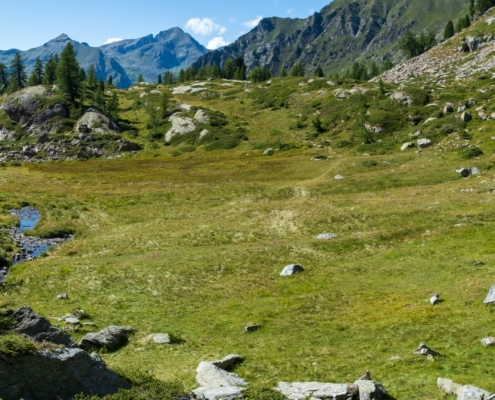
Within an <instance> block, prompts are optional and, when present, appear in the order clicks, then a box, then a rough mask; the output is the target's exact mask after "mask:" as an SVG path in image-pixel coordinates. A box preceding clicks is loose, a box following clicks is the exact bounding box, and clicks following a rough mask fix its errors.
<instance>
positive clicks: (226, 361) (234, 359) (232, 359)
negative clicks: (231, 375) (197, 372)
mask: <svg viewBox="0 0 495 400" xmlns="http://www.w3.org/2000/svg"><path fill="white" fill-rule="evenodd" d="M243 361H244V358H242V356H240V355H239V354H229V355H228V356H227V357H224V358H222V359H221V360H217V361H210V362H211V363H212V364H213V365H214V366H215V367H218V368H221V369H225V370H230V369H232V368H234V367H235V366H236V365H237V364H240V363H242V362H243Z"/></svg>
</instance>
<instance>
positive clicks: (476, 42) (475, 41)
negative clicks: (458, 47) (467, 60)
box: [465, 36, 482, 53]
mask: <svg viewBox="0 0 495 400" xmlns="http://www.w3.org/2000/svg"><path fill="white" fill-rule="evenodd" d="M465 43H466V46H467V48H468V51H470V52H471V53H473V52H475V51H477V50H478V49H479V46H480V44H481V43H482V39H481V38H480V37H477V36H466V39H465Z"/></svg>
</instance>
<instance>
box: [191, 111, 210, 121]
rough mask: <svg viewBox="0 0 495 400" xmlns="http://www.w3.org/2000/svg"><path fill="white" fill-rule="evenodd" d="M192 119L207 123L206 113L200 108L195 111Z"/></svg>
mask: <svg viewBox="0 0 495 400" xmlns="http://www.w3.org/2000/svg"><path fill="white" fill-rule="evenodd" d="M194 119H195V120H196V121H198V122H199V123H200V124H207V123H208V120H209V118H208V115H206V114H205V112H204V111H203V110H201V109H199V110H198V111H196V115H195V116H194Z"/></svg>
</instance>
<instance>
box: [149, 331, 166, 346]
mask: <svg viewBox="0 0 495 400" xmlns="http://www.w3.org/2000/svg"><path fill="white" fill-rule="evenodd" d="M147 339H148V340H149V341H152V342H154V343H156V344H170V343H171V340H170V335H169V334H168V333H155V334H153V335H149V336H148V337H147Z"/></svg>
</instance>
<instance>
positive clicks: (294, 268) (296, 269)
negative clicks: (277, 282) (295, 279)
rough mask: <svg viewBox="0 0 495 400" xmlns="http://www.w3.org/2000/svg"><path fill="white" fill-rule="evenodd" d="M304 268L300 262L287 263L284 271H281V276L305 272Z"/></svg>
mask: <svg viewBox="0 0 495 400" xmlns="http://www.w3.org/2000/svg"><path fill="white" fill-rule="evenodd" d="M303 271H304V268H303V267H302V266H300V265H299V264H290V265H287V266H286V267H285V268H284V269H283V270H282V272H281V273H280V276H291V275H295V274H298V273H300V272H303Z"/></svg>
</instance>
